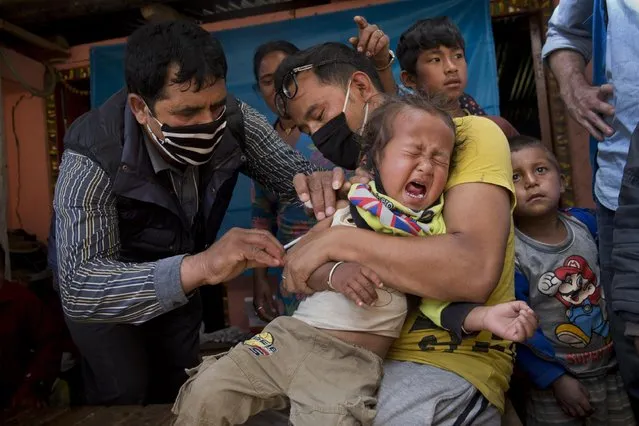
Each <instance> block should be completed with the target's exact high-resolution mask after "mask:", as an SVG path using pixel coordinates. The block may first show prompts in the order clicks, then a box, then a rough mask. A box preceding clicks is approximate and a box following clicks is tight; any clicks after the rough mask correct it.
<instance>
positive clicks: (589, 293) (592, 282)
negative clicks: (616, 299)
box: [555, 256, 601, 306]
mask: <svg viewBox="0 0 639 426" xmlns="http://www.w3.org/2000/svg"><path fill="white" fill-rule="evenodd" d="M555 275H556V276H557V278H559V279H560V280H561V284H560V285H559V287H558V289H557V294H556V296H557V298H558V299H559V300H560V301H561V302H562V303H563V304H564V305H566V306H570V305H573V306H579V305H581V304H582V303H584V302H585V301H586V300H587V299H589V300H590V301H591V302H592V303H597V302H598V301H599V299H600V297H601V291H600V289H599V287H597V276H596V275H595V273H594V272H593V271H592V269H590V266H589V265H588V262H586V260H585V259H584V258H583V257H581V256H570V257H569V258H568V259H566V261H565V262H564V266H562V267H560V268H558V269H557V270H556V271H555Z"/></svg>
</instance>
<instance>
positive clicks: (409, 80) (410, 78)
mask: <svg viewBox="0 0 639 426" xmlns="http://www.w3.org/2000/svg"><path fill="white" fill-rule="evenodd" d="M399 79H400V80H401V81H402V84H403V85H404V86H405V87H407V88H409V89H413V90H417V80H416V79H415V76H414V75H411V74H409V73H408V71H404V70H402V72H401V73H400V74H399Z"/></svg>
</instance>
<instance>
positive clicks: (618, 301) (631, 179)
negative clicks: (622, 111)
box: [611, 126, 639, 354]
mask: <svg viewBox="0 0 639 426" xmlns="http://www.w3.org/2000/svg"><path fill="white" fill-rule="evenodd" d="M638 259H639V126H637V128H635V131H634V133H633V134H632V138H631V139H630V150H629V151H628V160H627V162H626V167H625V168H624V171H623V178H622V180H621V192H620V194H619V208H618V209H617V213H616V214H615V227H614V234H613V246H612V266H613V268H614V271H615V276H614V279H613V281H612V295H611V302H612V307H613V309H614V310H615V311H616V312H618V313H619V315H620V316H621V317H622V318H623V319H624V320H626V329H625V334H626V336H627V337H629V338H631V339H633V340H634V343H635V349H636V351H637V354H639V260H638Z"/></svg>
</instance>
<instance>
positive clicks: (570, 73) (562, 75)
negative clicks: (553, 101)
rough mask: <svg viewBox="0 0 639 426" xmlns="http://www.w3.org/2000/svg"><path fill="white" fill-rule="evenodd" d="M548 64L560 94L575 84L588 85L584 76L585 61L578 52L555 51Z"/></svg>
mask: <svg viewBox="0 0 639 426" xmlns="http://www.w3.org/2000/svg"><path fill="white" fill-rule="evenodd" d="M548 64H549V65H550V69H551V70H552V72H553V74H554V75H555V78H556V79H557V82H558V83H559V89H560V90H561V91H562V92H565V91H566V90H569V89H570V87H571V86H572V85H573V84H575V83H581V84H588V82H587V80H586V75H585V70H586V61H585V60H584V57H583V56H581V54H580V53H579V52H577V51H575V50H570V49H562V50H557V51H555V52H553V53H552V54H551V55H550V57H549V58H548Z"/></svg>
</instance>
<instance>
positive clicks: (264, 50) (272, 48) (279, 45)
mask: <svg viewBox="0 0 639 426" xmlns="http://www.w3.org/2000/svg"><path fill="white" fill-rule="evenodd" d="M299 51H300V49H299V48H298V47H297V46H295V45H294V44H293V43H290V42H288V41H286V40H276V41H269V42H268V43H264V44H262V45H261V46H259V47H258V48H257V49H255V55H254V56H253V74H255V81H256V82H258V83H259V79H260V75H259V74H260V65H261V64H262V60H263V59H264V57H265V56H266V55H268V54H269V53H273V52H282V53H285V54H287V55H292V54H294V53H297V52H299Z"/></svg>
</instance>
